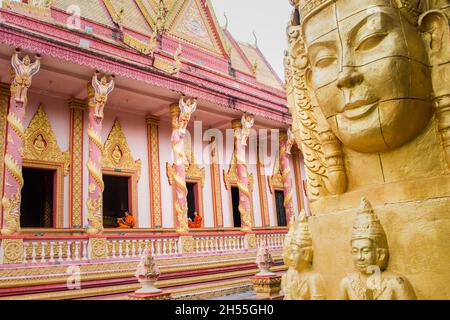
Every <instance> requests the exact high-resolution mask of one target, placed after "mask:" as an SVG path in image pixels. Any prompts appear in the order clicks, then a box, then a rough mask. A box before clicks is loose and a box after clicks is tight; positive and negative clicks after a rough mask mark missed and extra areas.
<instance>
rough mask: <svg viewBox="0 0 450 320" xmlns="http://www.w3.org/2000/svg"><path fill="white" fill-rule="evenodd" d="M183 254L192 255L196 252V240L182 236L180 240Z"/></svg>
mask: <svg viewBox="0 0 450 320" xmlns="http://www.w3.org/2000/svg"><path fill="white" fill-rule="evenodd" d="M179 241H180V246H181V253H183V254H190V253H193V252H194V247H195V240H194V238H193V237H191V236H181V237H180V238H179Z"/></svg>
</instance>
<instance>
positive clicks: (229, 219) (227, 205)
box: [219, 141, 234, 228]
mask: <svg viewBox="0 0 450 320" xmlns="http://www.w3.org/2000/svg"><path fill="white" fill-rule="evenodd" d="M233 148H234V147H233V143H226V141H224V146H223V150H220V151H219V155H220V159H223V160H224V161H225V163H222V164H221V165H220V180H221V181H220V182H221V183H220V186H221V188H222V209H223V226H224V227H225V228H226V227H233V206H232V203H231V190H227V189H226V187H225V183H224V180H223V172H224V171H225V172H227V171H228V169H229V168H230V162H231V159H232V155H233Z"/></svg>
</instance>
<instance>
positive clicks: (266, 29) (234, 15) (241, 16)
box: [211, 0, 292, 80]
mask: <svg viewBox="0 0 450 320" xmlns="http://www.w3.org/2000/svg"><path fill="white" fill-rule="evenodd" d="M211 2H212V4H213V6H214V11H215V13H216V16H217V19H218V20H219V22H220V24H221V25H222V26H223V25H224V24H225V18H224V16H223V13H224V12H226V14H227V17H228V30H229V31H230V33H231V34H232V35H233V37H234V38H235V39H236V40H238V41H242V42H249V43H253V42H254V37H253V35H252V32H253V31H255V33H256V36H257V38H258V47H259V48H260V50H261V52H262V53H263V54H264V56H265V57H266V59H267V60H268V61H269V63H270V64H271V65H272V67H273V69H274V70H275V71H276V72H277V73H278V75H279V76H280V78H281V79H282V80H284V69H283V56H284V54H283V53H284V50H285V49H286V47H287V39H286V26H287V24H288V21H289V18H290V14H291V9H292V7H291V5H290V4H289V0H211Z"/></svg>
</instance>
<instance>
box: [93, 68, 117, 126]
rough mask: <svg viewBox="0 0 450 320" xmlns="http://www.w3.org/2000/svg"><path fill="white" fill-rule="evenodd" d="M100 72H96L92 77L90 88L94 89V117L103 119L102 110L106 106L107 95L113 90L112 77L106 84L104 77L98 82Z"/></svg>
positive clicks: (106, 80)
mask: <svg viewBox="0 0 450 320" xmlns="http://www.w3.org/2000/svg"><path fill="white" fill-rule="evenodd" d="M99 74H100V72H98V71H96V72H95V74H94V76H93V77H92V87H94V91H95V97H94V101H95V117H96V118H99V119H103V116H104V114H103V110H104V108H105V105H106V101H107V100H108V95H109V94H110V93H111V91H113V89H114V76H112V79H111V80H110V81H109V82H108V79H107V78H106V77H102V79H101V80H100V81H99V80H98V75H99Z"/></svg>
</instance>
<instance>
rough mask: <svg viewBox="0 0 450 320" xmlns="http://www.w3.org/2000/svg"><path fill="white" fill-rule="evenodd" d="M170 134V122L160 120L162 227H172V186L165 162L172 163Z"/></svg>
mask: <svg viewBox="0 0 450 320" xmlns="http://www.w3.org/2000/svg"><path fill="white" fill-rule="evenodd" d="M171 134H172V128H171V124H170V122H169V121H168V120H161V123H160V126H159V148H160V149H159V160H160V169H161V170H160V172H161V203H162V222H163V223H162V225H163V228H173V227H174V213H173V198H172V197H173V195H172V194H173V192H172V186H171V185H170V184H169V180H168V179H167V170H166V163H173V160H172V145H171V142H170V137H171Z"/></svg>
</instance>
